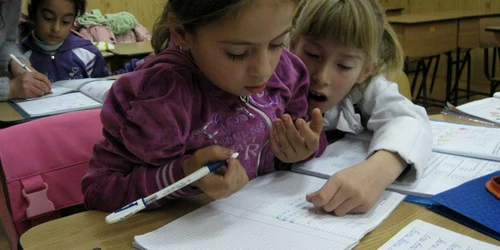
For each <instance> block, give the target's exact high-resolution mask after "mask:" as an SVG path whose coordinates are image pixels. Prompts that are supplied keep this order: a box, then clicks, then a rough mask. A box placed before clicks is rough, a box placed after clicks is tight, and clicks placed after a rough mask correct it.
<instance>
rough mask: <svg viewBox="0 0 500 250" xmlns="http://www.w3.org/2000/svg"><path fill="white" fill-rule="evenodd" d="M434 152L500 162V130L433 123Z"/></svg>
mask: <svg viewBox="0 0 500 250" xmlns="http://www.w3.org/2000/svg"><path fill="white" fill-rule="evenodd" d="M431 125H432V134H433V140H434V141H433V143H432V150H433V151H436V152H441V153H448V154H455V155H461V156H467V157H474V158H479V159H483V160H493V161H500V128H489V127H482V126H472V125H464V124H458V123H448V122H439V121H431Z"/></svg>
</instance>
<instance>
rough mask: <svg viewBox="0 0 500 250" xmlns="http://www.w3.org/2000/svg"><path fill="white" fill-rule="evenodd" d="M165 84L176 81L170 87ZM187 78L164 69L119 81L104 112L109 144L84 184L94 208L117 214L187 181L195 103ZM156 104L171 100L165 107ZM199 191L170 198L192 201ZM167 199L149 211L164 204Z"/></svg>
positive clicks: (103, 144)
mask: <svg viewBox="0 0 500 250" xmlns="http://www.w3.org/2000/svg"><path fill="white" fill-rule="evenodd" d="M165 79H170V82H169V83H168V84H165ZM186 84H187V83H185V82H184V80H183V78H182V77H180V76H179V75H178V74H176V73H175V72H173V71H171V70H168V69H162V68H159V67H153V68H148V69H144V70H140V71H136V72H133V73H129V74H127V75H126V76H123V77H121V78H120V79H119V80H117V81H116V82H115V83H114V84H113V87H112V88H111V90H110V92H109V93H108V96H107V98H106V101H105V103H104V106H103V108H102V112H101V121H102V123H103V127H104V128H103V135H104V140H102V141H100V142H98V143H97V144H96V145H95V146H94V149H93V153H92V156H91V159H90V164H89V165H90V168H89V170H88V173H87V174H86V175H85V177H84V178H83V180H82V190H83V193H84V202H85V206H86V207H87V208H88V209H98V210H103V211H108V212H110V211H114V210H116V209H118V208H120V207H122V206H124V205H127V204H129V203H130V202H133V201H136V200H137V199H140V198H144V197H146V196H148V195H150V194H153V193H154V192H156V191H158V190H160V189H162V188H164V187H165V186H168V185H170V184H172V183H173V182H176V181H177V180H179V179H181V178H183V177H184V172H183V167H182V162H183V161H184V159H186V158H187V157H189V156H190V155H185V154H184V151H185V145H184V142H185V141H186V138H185V137H186V136H187V135H188V134H189V133H188V132H187V131H189V129H190V127H189V124H183V125H184V126H180V125H179V124H178V123H181V122H182V121H187V120H189V117H190V113H189V110H190V109H191V108H190V106H189V105H188V104H189V103H191V101H190V100H185V101H183V100H179V99H180V98H181V96H182V97H188V96H189V94H186V93H179V91H186V88H185V87H184V88H179V87H177V88H176V87H175V86H183V85H184V86H185V85H186ZM155 100H160V101H161V100H171V102H169V104H168V105H165V104H166V103H164V102H163V105H159V103H158V102H155ZM198 192H199V191H198V190H195V189H192V188H191V187H185V188H183V189H181V190H179V191H178V192H176V193H174V194H172V195H170V196H169V197H167V199H168V198H170V199H172V198H176V197H183V196H189V195H192V194H195V193H198ZM165 202H166V199H163V200H161V201H159V202H157V203H156V204H153V205H152V206H149V207H148V208H154V207H158V206H161V205H163V204H164V203H165Z"/></svg>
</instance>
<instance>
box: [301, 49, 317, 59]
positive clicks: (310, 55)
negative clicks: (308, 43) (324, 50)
mask: <svg viewBox="0 0 500 250" xmlns="http://www.w3.org/2000/svg"><path fill="white" fill-rule="evenodd" d="M304 53H306V55H307V56H309V57H312V58H319V55H317V54H314V53H311V52H309V51H307V50H304Z"/></svg>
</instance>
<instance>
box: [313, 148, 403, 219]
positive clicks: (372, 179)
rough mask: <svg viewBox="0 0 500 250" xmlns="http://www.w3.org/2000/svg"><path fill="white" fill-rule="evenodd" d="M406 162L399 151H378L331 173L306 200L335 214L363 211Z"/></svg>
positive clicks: (368, 207) (396, 175) (375, 199)
mask: <svg viewBox="0 0 500 250" xmlns="http://www.w3.org/2000/svg"><path fill="white" fill-rule="evenodd" d="M404 166H406V163H405V162H404V161H403V160H402V159H401V158H400V157H399V155H397V154H394V153H391V152H387V151H378V152H377V153H375V154H374V155H373V156H372V157H370V158H369V159H368V160H366V161H364V162H362V163H360V164H357V165H354V166H352V167H350V168H347V169H344V170H342V171H340V172H338V173H336V174H335V175H333V176H331V177H330V178H329V179H328V181H327V182H326V183H325V185H324V186H323V187H322V188H320V189H319V190H318V191H316V192H314V193H312V194H308V195H307V196H306V200H307V201H308V202H311V203H313V204H314V206H315V207H321V208H323V209H324V210H325V211H327V212H332V211H333V212H334V213H335V214H336V215H338V216H342V215H345V214H347V213H364V212H367V211H368V210H370V209H371V208H372V207H373V205H374V204H375V202H377V200H378V199H379V197H380V196H381V195H382V192H384V190H385V188H386V187H387V186H389V184H391V183H392V182H393V181H394V180H395V179H396V178H397V177H398V176H399V175H400V174H401V172H402V171H403V170H404Z"/></svg>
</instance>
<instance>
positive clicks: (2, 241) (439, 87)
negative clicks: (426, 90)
mask: <svg viewBox="0 0 500 250" xmlns="http://www.w3.org/2000/svg"><path fill="white" fill-rule="evenodd" d="M409 78H410V81H411V79H412V76H411V75H409ZM429 82H430V81H429ZM465 86H466V83H465V82H461V83H460V87H461V88H465ZM445 89H446V84H445V78H443V77H437V78H436V83H435V86H434V91H433V92H432V94H430V95H429V96H430V97H431V98H434V99H440V100H443V99H444V96H445ZM472 90H475V91H480V92H489V85H488V84H472ZM484 97H485V96H484V95H476V96H473V97H472V98H471V99H470V100H477V99H481V98H484ZM466 102H467V99H465V98H464V99H460V100H459V104H463V103H466ZM442 109H443V107H429V108H427V113H428V114H429V115H431V114H439V113H440V112H441V110H442ZM0 228H1V224H0ZM0 249H9V244H8V241H7V238H6V236H5V234H4V233H3V231H1V230H0Z"/></svg>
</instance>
